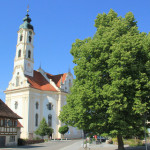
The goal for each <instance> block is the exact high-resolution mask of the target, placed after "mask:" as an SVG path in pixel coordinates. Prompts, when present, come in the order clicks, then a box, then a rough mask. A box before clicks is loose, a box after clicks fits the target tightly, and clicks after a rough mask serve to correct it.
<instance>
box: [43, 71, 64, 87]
mask: <svg viewBox="0 0 150 150" xmlns="http://www.w3.org/2000/svg"><path fill="white" fill-rule="evenodd" d="M46 75H47V77H48V78H49V79H52V80H53V82H54V83H55V84H56V86H57V87H59V88H60V83H61V81H62V83H64V81H65V80H66V76H67V73H64V74H58V75H52V74H49V73H46Z"/></svg>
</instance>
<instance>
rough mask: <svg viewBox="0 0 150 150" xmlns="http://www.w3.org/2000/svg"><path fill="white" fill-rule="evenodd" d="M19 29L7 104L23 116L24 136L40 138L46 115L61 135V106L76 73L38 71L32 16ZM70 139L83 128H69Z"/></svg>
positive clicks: (22, 132) (47, 119)
mask: <svg viewBox="0 0 150 150" xmlns="http://www.w3.org/2000/svg"><path fill="white" fill-rule="evenodd" d="M23 21H24V22H23V24H21V25H20V27H19V31H18V39H17V45H16V55H15V59H14V70H13V76H12V79H11V81H10V82H9V85H8V88H7V89H6V91H5V94H6V100H5V102H6V104H7V105H8V106H9V107H10V108H11V109H12V110H13V111H14V112H15V113H17V114H18V115H19V116H21V117H22V118H23V119H21V120H20V122H21V124H22V125H23V128H22V129H21V138H29V139H32V138H34V137H36V135H35V133H34V132H35V130H36V129H37V128H38V126H39V123H40V121H41V120H42V119H43V117H44V118H45V119H46V121H47V123H48V125H49V126H50V127H52V128H53V129H54V133H53V134H52V138H61V135H60V133H59V132H58V130H59V127H61V126H62V125H63V124H62V123H61V122H60V120H59V119H58V116H59V114H60V111H61V108H62V106H63V105H65V104H66V96H67V94H68V93H69V89H70V87H71V85H72V81H73V75H72V74H71V73H70V72H68V73H64V74H59V75H52V74H50V73H47V72H45V71H44V70H43V69H42V68H41V67H40V68H39V69H38V70H34V45H33V43H34V35H35V33H34V28H33V26H32V25H31V24H30V22H31V18H30V17H29V15H28V12H27V15H26V16H25V18H24V19H23ZM65 137H68V138H81V137H82V131H80V130H77V129H76V128H73V127H69V132H68V133H67V134H66V135H65Z"/></svg>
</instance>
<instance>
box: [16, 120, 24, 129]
mask: <svg viewBox="0 0 150 150" xmlns="http://www.w3.org/2000/svg"><path fill="white" fill-rule="evenodd" d="M17 127H18V128H22V127H23V125H22V124H21V123H20V122H19V121H18V120H17Z"/></svg>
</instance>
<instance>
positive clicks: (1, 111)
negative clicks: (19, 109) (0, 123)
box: [0, 99, 22, 119]
mask: <svg viewBox="0 0 150 150" xmlns="http://www.w3.org/2000/svg"><path fill="white" fill-rule="evenodd" d="M0 117H6V118H13V119H22V118H21V117H20V116H18V115H17V114H16V113H14V112H13V111H12V110H11V109H10V108H9V107H8V106H7V105H6V104H5V103H4V102H3V101H2V100H1V99H0Z"/></svg>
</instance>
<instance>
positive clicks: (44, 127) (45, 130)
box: [35, 118, 53, 137]
mask: <svg viewBox="0 0 150 150" xmlns="http://www.w3.org/2000/svg"><path fill="white" fill-rule="evenodd" d="M52 133H53V129H52V128H51V127H49V126H48V124H47V123H46V120H45V118H43V119H42V121H41V122H40V125H39V127H38V128H37V130H36V131H35V134H36V135H40V136H42V137H43V136H46V135H48V136H50V134H52Z"/></svg>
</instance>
